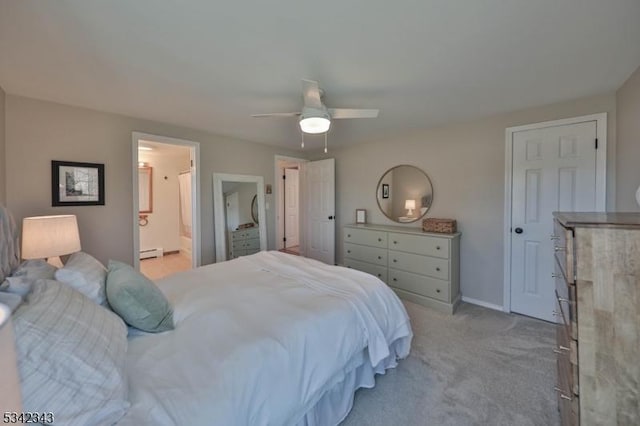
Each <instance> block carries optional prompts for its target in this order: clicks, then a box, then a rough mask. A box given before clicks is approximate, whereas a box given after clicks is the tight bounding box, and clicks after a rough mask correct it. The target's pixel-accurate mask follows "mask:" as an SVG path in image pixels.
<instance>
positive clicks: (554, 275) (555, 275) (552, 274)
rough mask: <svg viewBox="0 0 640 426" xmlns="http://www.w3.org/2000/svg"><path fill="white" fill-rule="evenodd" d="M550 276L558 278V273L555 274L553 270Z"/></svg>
mask: <svg viewBox="0 0 640 426" xmlns="http://www.w3.org/2000/svg"><path fill="white" fill-rule="evenodd" d="M551 278H560V274H556V273H555V272H552V273H551Z"/></svg>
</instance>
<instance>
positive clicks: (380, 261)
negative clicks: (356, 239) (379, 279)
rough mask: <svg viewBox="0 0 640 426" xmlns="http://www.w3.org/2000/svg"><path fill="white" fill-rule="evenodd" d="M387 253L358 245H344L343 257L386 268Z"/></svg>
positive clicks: (383, 250)
mask: <svg viewBox="0 0 640 426" xmlns="http://www.w3.org/2000/svg"><path fill="white" fill-rule="evenodd" d="M387 253H388V251H387V250H385V249H381V248H377V247H369V246H361V245H358V244H349V243H344V257H345V259H346V258H350V259H355V260H361V261H363V262H368V263H374V264H376V265H380V266H385V267H386V266H387Z"/></svg>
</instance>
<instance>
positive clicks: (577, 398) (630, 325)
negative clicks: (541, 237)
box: [552, 213, 640, 425]
mask: <svg viewBox="0 0 640 426" xmlns="http://www.w3.org/2000/svg"><path fill="white" fill-rule="evenodd" d="M554 216H555V230H554V234H553V235H552V239H554V240H555V242H554V246H555V260H556V262H555V263H556V268H555V272H554V273H553V276H554V277H555V280H556V298H557V304H556V312H555V314H556V316H557V318H558V325H557V347H556V348H554V352H555V353H556V354H557V385H556V388H555V390H556V392H557V395H558V407H559V410H560V417H561V421H562V424H563V425H579V424H582V425H636V424H640V405H639V401H640V359H639V357H640V214H613V213H610V214H606V213H555V214H554Z"/></svg>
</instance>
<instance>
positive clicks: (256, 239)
mask: <svg viewBox="0 0 640 426" xmlns="http://www.w3.org/2000/svg"><path fill="white" fill-rule="evenodd" d="M259 251H260V228H258V227H255V228H245V229H238V230H237V231H232V232H231V259H235V258H236V257H240V256H246V255H248V254H254V253H257V252H259Z"/></svg>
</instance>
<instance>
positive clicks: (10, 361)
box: [0, 304, 22, 412]
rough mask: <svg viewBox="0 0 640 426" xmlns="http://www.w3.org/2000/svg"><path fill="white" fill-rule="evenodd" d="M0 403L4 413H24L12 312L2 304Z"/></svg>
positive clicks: (0, 305) (0, 319)
mask: <svg viewBox="0 0 640 426" xmlns="http://www.w3.org/2000/svg"><path fill="white" fill-rule="evenodd" d="M0 372H2V373H1V374H2V378H0V401H2V403H1V404H0V405H2V408H3V410H2V411H4V412H7V411H8V412H20V411H22V398H21V395H20V376H19V375H18V362H17V359H16V350H15V337H14V335H13V326H12V325H11V310H9V308H8V307H6V306H5V305H3V304H0Z"/></svg>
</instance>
